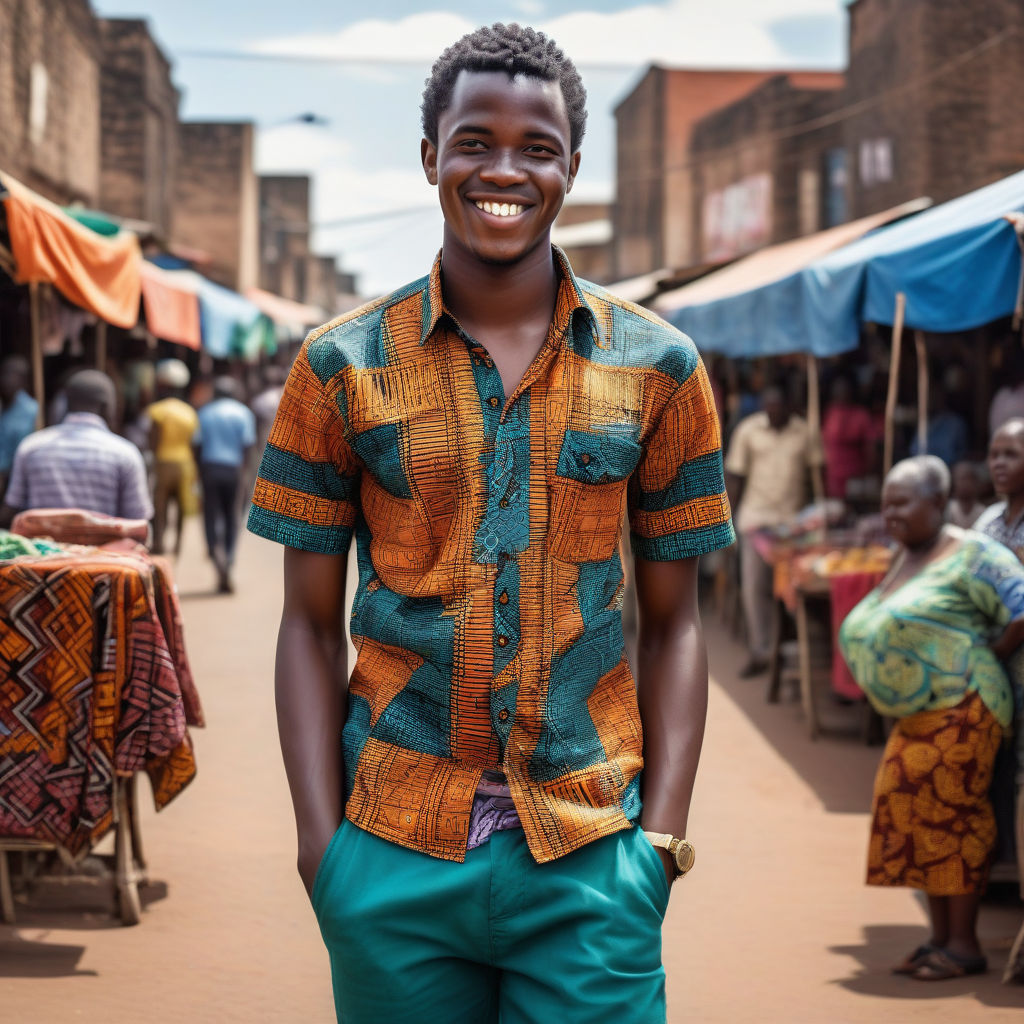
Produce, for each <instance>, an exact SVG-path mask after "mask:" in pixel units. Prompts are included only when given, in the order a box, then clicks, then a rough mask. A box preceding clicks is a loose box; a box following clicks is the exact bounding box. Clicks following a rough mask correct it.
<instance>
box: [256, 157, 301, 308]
mask: <svg viewBox="0 0 1024 1024" xmlns="http://www.w3.org/2000/svg"><path fill="white" fill-rule="evenodd" d="M310 190H311V185H310V179H309V176H308V175H306V174H287V175H286V174H264V175H261V176H260V179H259V195H260V287H261V288H264V289H266V290H267V291H268V292H273V293H274V294H275V295H282V296H284V298H286V299H294V300H295V301H296V302H306V301H307V296H308V294H309V289H308V284H309V259H310V249H309V235H310V223H309V209H310Z"/></svg>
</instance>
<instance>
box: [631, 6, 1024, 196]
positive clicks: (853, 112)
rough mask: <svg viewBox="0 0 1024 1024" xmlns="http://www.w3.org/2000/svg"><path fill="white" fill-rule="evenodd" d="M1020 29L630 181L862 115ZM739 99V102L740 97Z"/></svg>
mask: <svg viewBox="0 0 1024 1024" xmlns="http://www.w3.org/2000/svg"><path fill="white" fill-rule="evenodd" d="M1019 31H1020V30H1019V29H1018V28H1017V27H1016V26H1013V27H1011V28H1008V29H1005V30H1004V31H1002V32H998V33H997V34H996V35H994V36H989V37H988V39H984V40H982V42H980V43H978V44H977V45H976V46H973V47H971V49H969V50H965V51H964V52H963V53H961V54H958V55H957V56H956V57H953V58H952V59H950V60H948V61H946V63H945V64H941V65H939V67H937V68H935V69H934V70H932V71H929V72H928V73H926V74H924V75H920V76H918V77H917V78H914V79H911V80H910V81H909V82H903V83H901V84H900V85H896V86H893V87H892V88H891V89H886V90H885V91H883V92H878V93H875V94H874V95H873V96H868V97H866V98H865V99H863V100H858V101H857V102H855V103H849V104H847V105H846V106H845V107H839V108H838V109H837V110H833V111H831V112H829V113H828V114H822V115H820V116H818V117H814V118H811V119H809V120H807V121H798V122H797V123H795V124H792V125H788V126H786V127H785V128H778V129H776V130H775V131H769V132H763V133H757V134H753V135H749V136H747V137H746V138H744V139H743V140H742V141H739V142H733V143H730V144H729V145H727V146H721V147H719V148H717V149H712V150H709V151H707V152H705V153H701V154H700V155H699V156H694V157H690V158H688V159H686V160H682V161H680V162H678V163H672V164H666V165H665V166H664V167H663V168H661V170H660V172H655V173H653V174H651V175H648V176H646V177H645V178H644V179H640V178H638V177H637V178H633V179H631V180H632V181H633V182H636V181H639V180H646V181H654V180H657V179H659V178H660V177H661V175H662V174H664V173H665V172H671V171H685V170H688V169H690V168H692V167H697V166H699V165H701V164H703V163H707V162H708V161H709V160H716V159H718V158H719V157H722V156H727V155H729V154H730V153H737V152H740V151H741V150H743V149H744V148H745V147H746V146H747V145H750V144H756V145H760V144H762V143H764V142H777V141H781V140H783V139H792V138H796V137H797V136H800V135H809V134H810V133H811V132H816V131H818V130H819V129H821V128H827V127H828V126H829V125H833V124H838V123H840V122H842V121H846V120H849V119H850V118H851V117H856V116H857V115H858V114H862V113H864V112H865V111H867V110H871V109H872V108H874V107H877V106H879V105H880V104H882V103H884V102H885V101H886V100H889V99H891V98H892V97H894V96H896V95H899V94H900V93H904V92H910V91H911V90H914V89H919V88H921V87H922V86H925V85H930V84H931V83H932V82H935V81H937V80H938V79H940V78H944V77H945V76H946V75H948V74H950V73H951V72H953V71H957V70H959V69H960V67H961V66H962V65H964V64H968V63H970V62H971V61H972V60H974V59H975V58H976V57H980V56H982V55H983V54H985V53H987V52H988V51H989V50H991V49H993V48H995V47H996V46H999V45H1000V44H1002V43H1004V42H1005V41H1006V40H1007V39H1010V38H1012V37H1013V36H1016V35H1018V34H1019ZM787 73H789V74H799V72H795V71H794V72H780V74H787ZM739 102H742V100H740V101H739ZM716 113H718V111H711V112H710V114H709V115H708V116H710V117H713V116H714V115H715V114H716Z"/></svg>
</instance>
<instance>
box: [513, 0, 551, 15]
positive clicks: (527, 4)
mask: <svg viewBox="0 0 1024 1024" xmlns="http://www.w3.org/2000/svg"><path fill="white" fill-rule="evenodd" d="M512 6H513V7H515V9H516V10H517V11H519V12H520V13H521V14H525V15H526V16H527V17H528V18H534V17H536V16H537V15H540V14H543V13H544V5H543V4H542V3H541V2H540V0H514V2H513V4H512Z"/></svg>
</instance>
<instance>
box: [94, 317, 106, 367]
mask: <svg viewBox="0 0 1024 1024" xmlns="http://www.w3.org/2000/svg"><path fill="white" fill-rule="evenodd" d="M96 369H97V370H102V372H103V373H106V372H107V321H106V320H97V321H96Z"/></svg>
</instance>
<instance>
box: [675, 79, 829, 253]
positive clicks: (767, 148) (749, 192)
mask: <svg viewBox="0 0 1024 1024" xmlns="http://www.w3.org/2000/svg"><path fill="white" fill-rule="evenodd" d="M842 87H843V76H842V75H841V74H832V73H827V72H794V73H790V74H784V75H775V76H774V77H772V78H770V79H768V80H767V81H766V82H764V83H762V84H761V85H759V86H757V87H756V88H755V89H754V90H753V91H752V92H750V93H749V94H748V95H747V96H745V97H743V99H741V100H737V101H736V102H735V103H732V104H730V105H729V106H727V107H723V108H722V109H721V110H720V111H718V112H716V113H713V114H709V115H708V116H707V117H705V118H704V119H703V120H702V121H700V122H699V123H698V124H697V125H696V126H695V127H694V130H693V132H692V135H691V140H690V167H689V183H690V194H691V196H692V205H691V207H690V209H689V211H686V219H687V220H688V222H689V230H690V237H691V245H690V252H691V253H695V254H696V255H697V258H698V261H699V262H701V263H718V262H722V261H725V260H732V259H735V258H736V257H738V256H742V255H743V254H744V253H747V252H751V251H753V250H754V249H759V248H761V247H762V246H765V245H770V244H772V243H773V242H777V241H782V240H783V239H787V238H794V237H796V236H797V235H804V234H809V233H810V232H813V231H818V230H819V229H820V228H822V227H825V226H831V224H833V223H838V222H840V221H842V220H846V219H847V218H846V216H845V213H846V209H845V207H843V208H842V209H838V210H837V208H836V206H835V203H834V202H832V200H833V196H832V194H831V193H830V192H829V188H828V183H829V181H830V178H829V154H831V153H832V152H833V151H834V150H836V149H837V148H839V147H841V146H842V136H841V128H840V126H839V125H838V124H836V123H835V122H834V121H833V120H832V119H831V117H830V116H829V115H830V114H832V113H833V112H834V110H835V107H836V102H837V96H838V95H839V93H840V90H841V89H842ZM796 125H800V126H802V127H801V128H800V129H799V131H793V127H794V126H796ZM836 218H838V219H836ZM683 219H684V218H683V217H681V218H680V220H681V221H682V220H683Z"/></svg>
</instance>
